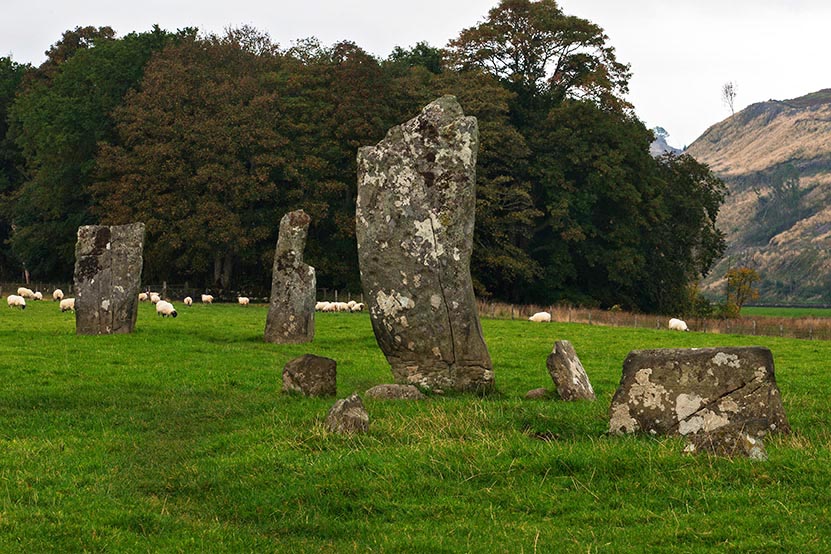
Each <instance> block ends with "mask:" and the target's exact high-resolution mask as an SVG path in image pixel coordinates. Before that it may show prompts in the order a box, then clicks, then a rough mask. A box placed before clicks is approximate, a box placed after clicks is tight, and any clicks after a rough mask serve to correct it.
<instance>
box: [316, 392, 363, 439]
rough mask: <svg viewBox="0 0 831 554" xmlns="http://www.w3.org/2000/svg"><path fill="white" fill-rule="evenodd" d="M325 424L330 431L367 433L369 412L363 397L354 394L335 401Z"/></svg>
mask: <svg viewBox="0 0 831 554" xmlns="http://www.w3.org/2000/svg"><path fill="white" fill-rule="evenodd" d="M324 425H325V427H326V430H327V431H329V432H330V433H366V432H367V431H369V413H368V412H367V411H366V408H364V403H363V402H361V397H360V396H358V395H357V394H353V395H352V396H350V397H349V398H343V399H341V400H338V401H337V402H335V405H334V406H332V408H331V409H330V410H329V413H328V414H327V415H326V422H325V423H324Z"/></svg>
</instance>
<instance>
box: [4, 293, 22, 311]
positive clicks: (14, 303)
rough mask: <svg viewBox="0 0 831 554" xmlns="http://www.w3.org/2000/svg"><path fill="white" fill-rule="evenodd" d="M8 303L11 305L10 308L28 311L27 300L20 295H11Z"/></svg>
mask: <svg viewBox="0 0 831 554" xmlns="http://www.w3.org/2000/svg"><path fill="white" fill-rule="evenodd" d="M6 301H7V302H8V303H9V308H20V309H21V310H25V309H26V299H25V298H23V297H22V296H20V295H19V294H10V295H9V297H8V298H7V299H6Z"/></svg>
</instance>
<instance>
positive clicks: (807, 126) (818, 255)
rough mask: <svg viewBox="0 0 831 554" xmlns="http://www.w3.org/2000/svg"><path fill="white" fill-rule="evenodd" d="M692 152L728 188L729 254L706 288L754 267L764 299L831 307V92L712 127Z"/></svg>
mask: <svg viewBox="0 0 831 554" xmlns="http://www.w3.org/2000/svg"><path fill="white" fill-rule="evenodd" d="M687 153H689V154H691V155H692V156H694V157H695V158H696V159H697V160H698V161H700V162H704V163H707V164H708V165H709V166H710V168H711V169H712V170H713V171H714V172H715V173H716V174H717V175H718V176H719V177H721V178H722V179H724V181H725V182H726V183H727V185H728V188H729V190H730V195H729V196H728V197H727V200H726V202H725V204H724V206H723V207H722V210H721V212H720V214H719V221H718V225H719V228H720V229H722V230H723V231H724V232H725V233H726V235H727V243H728V250H727V253H726V256H725V258H724V259H723V260H721V261H720V262H719V263H718V265H717V266H716V267H715V268H714V269H713V271H712V272H711V274H710V276H709V277H708V278H707V279H706V280H705V282H704V283H703V290H704V291H705V293H709V294H710V295H712V296H723V295H724V287H723V276H724V274H725V273H726V271H727V269H728V268H730V267H734V266H748V267H752V268H754V269H756V270H757V271H758V272H759V274H760V275H761V276H762V285H761V287H760V288H761V293H762V300H764V301H768V302H794V303H797V302H798V303H808V302H829V301H831V89H825V90H821V91H819V92H815V93H812V94H809V95H806V96H803V97H801V98H795V99H792V100H785V101H778V100H770V101H768V102H761V103H758V104H753V105H751V106H748V107H747V108H745V109H744V110H742V111H741V112H739V113H737V114H735V115H734V116H732V117H729V118H728V119H726V120H724V121H722V122H720V123H717V124H716V125H713V126H712V127H710V128H709V129H708V130H707V131H706V132H705V133H704V134H703V135H701V137H699V138H698V139H697V140H696V141H695V142H694V143H693V144H691V145H690V147H689V148H688V149H687Z"/></svg>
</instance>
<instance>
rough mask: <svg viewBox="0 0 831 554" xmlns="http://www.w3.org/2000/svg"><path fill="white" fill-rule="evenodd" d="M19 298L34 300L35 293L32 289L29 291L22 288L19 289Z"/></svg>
mask: <svg viewBox="0 0 831 554" xmlns="http://www.w3.org/2000/svg"><path fill="white" fill-rule="evenodd" d="M17 296H22V297H23V298H31V299H32V300H34V298H35V291H33V290H32V289H27V288H26V287H20V288H19V289H17Z"/></svg>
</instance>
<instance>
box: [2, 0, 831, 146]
mask: <svg viewBox="0 0 831 554" xmlns="http://www.w3.org/2000/svg"><path fill="white" fill-rule="evenodd" d="M497 3H498V0H407V1H403V0H351V1H350V0H303V1H297V0H291V1H289V0H235V1H228V0H201V1H192V2H183V1H177V0H144V1H143V2H140V3H139V2H119V1H117V0H73V1H66V0H7V2H4V4H9V5H4V6H3V10H2V18H0V56H8V55H10V56H12V58H13V59H14V60H15V61H17V62H20V63H24V62H29V63H33V64H36V65H37V64H39V63H41V62H42V61H43V60H44V58H45V56H44V55H43V52H44V51H45V50H47V49H48V48H49V46H50V45H51V44H53V43H55V42H56V41H57V40H59V39H60V36H61V34H62V33H63V31H65V30H67V29H73V28H75V27H77V26H86V25H95V26H103V25H109V26H111V27H112V28H113V29H115V30H116V32H117V33H118V35H119V36H123V35H124V34H127V33H129V32H130V31H146V30H149V29H150V28H151V26H152V25H153V24H154V23H158V24H159V26H160V27H162V28H163V29H167V30H170V31H175V30H176V29H177V28H183V27H188V26H190V27H199V28H200V29H201V30H203V31H215V32H221V31H222V30H223V29H224V28H225V27H227V26H238V25H241V24H250V25H253V26H254V27H256V28H258V29H260V30H263V31H267V32H268V33H269V34H270V35H271V37H272V39H273V40H274V41H275V42H277V43H279V44H280V45H282V46H289V45H290V44H291V42H292V41H293V40H295V39H298V38H305V37H309V36H316V37H318V38H319V39H320V40H321V42H322V43H323V44H326V45H328V44H332V43H334V42H336V41H338V40H343V39H348V40H352V41H354V42H356V43H357V44H358V45H359V46H361V47H362V48H364V49H365V50H367V51H369V52H371V53H373V54H376V55H378V56H381V57H386V56H387V55H388V54H389V52H390V51H391V50H392V49H393V47H395V46H403V47H407V46H412V45H414V44H415V43H416V42H419V41H422V40H423V41H427V42H429V43H430V44H431V45H433V46H444V45H445V44H446V43H447V41H448V40H449V39H451V38H453V37H455V36H457V35H458V33H459V32H460V31H461V30H462V29H463V28H465V27H470V26H472V25H474V24H476V23H477V22H478V21H480V20H482V19H483V18H484V17H485V16H486V15H487V12H488V10H489V9H490V8H491V7H493V6H495V5H496V4H497ZM559 4H560V6H561V7H562V8H563V10H564V11H565V12H566V13H567V14H570V15H576V16H579V17H583V18H585V19H589V20H590V21H593V22H594V23H596V24H598V25H600V26H601V27H602V28H603V29H604V30H605V31H606V34H607V35H609V39H610V40H609V43H610V44H611V45H612V46H614V47H615V49H616V51H617V56H618V60H619V61H622V62H625V63H629V64H631V66H632V73H633V77H632V80H631V82H630V95H629V100H630V101H631V102H632V103H633V104H634V105H635V111H636V112H637V114H638V116H639V117H640V118H641V119H642V120H643V121H644V122H645V123H646V124H647V126H648V127H654V126H656V125H660V126H662V127H664V128H665V129H666V130H667V131H668V132H669V134H670V137H669V142H670V143H671V144H673V145H675V146H679V147H681V146H684V145H686V144H689V143H691V142H692V141H693V140H695V139H696V138H697V137H698V136H699V135H701V133H703V132H704V131H705V130H706V129H707V128H708V127H709V126H710V125H712V124H714V123H717V122H718V121H720V120H722V119H724V118H725V117H727V116H728V115H729V109H728V108H727V107H726V106H725V105H724V104H723V103H722V101H721V94H720V92H721V86H722V85H723V84H724V83H725V82H727V81H733V82H734V83H736V90H737V96H736V110H737V111H738V110H739V109H741V108H744V107H745V106H747V105H748V104H752V103H754V102H761V101H765V100H769V99H771V98H775V99H779V100H784V99H787V98H794V97H797V96H802V95H804V94H807V93H809V92H814V91H817V90H820V89H822V88H828V87H831V75H827V74H826V73H825V71H824V70H823V69H822V68H824V67H827V66H826V65H825V63H827V62H826V59H825V58H826V56H827V54H828V52H831V48H829V47H830V46H831V31H829V25H831V1H829V0H675V1H674V2H672V1H669V0H560V2H559Z"/></svg>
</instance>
